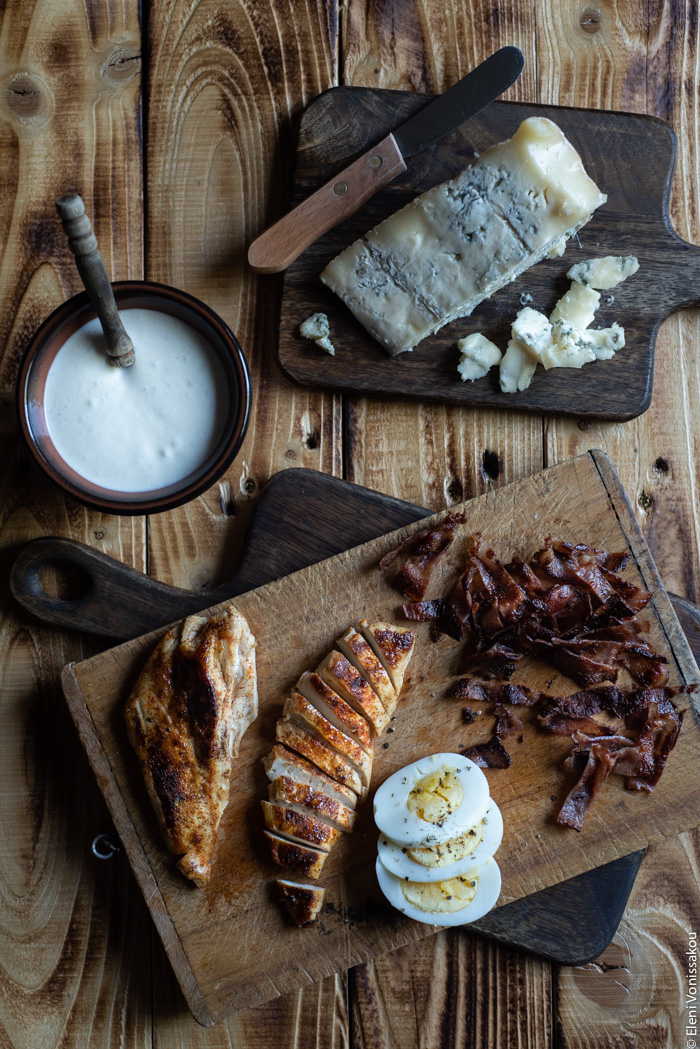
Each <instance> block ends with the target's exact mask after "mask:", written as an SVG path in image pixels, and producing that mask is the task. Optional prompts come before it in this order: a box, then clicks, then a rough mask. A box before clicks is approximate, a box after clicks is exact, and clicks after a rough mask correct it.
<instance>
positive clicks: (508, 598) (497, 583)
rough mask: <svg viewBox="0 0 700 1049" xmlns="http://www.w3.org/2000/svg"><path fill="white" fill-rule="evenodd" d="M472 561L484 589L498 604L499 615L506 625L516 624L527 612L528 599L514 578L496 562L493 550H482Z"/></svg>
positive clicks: (474, 555)
mask: <svg viewBox="0 0 700 1049" xmlns="http://www.w3.org/2000/svg"><path fill="white" fill-rule="evenodd" d="M472 559H473V561H474V562H475V564H476V567H477V570H478V571H479V573H480V575H481V579H482V582H483V583H484V587H485V588H486V589H487V590H488V592H489V594H490V595H491V597H492V598H493V599H494V601H495V602H496V606H497V608H498V615H499V617H500V618H501V620H502V621H503V623H504V624H508V623H514V622H515V621H516V620H518V619H519V618H520V617H521V616H522V615H523V613H524V612H525V610H526V608H527V604H528V599H527V597H526V595H525V593H524V592H523V590H522V589H521V588H520V587H519V586H518V584H517V582H516V581H515V579H514V578H513V576H512V575H511V574H510V573H509V572H508V570H507V569H506V568H504V567H503V565H502V564H501V563H500V561H497V560H496V555H495V554H494V552H493V550H491V549H488V550H480V551H479V553H474V554H472Z"/></svg>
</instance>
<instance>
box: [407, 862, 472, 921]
mask: <svg viewBox="0 0 700 1049" xmlns="http://www.w3.org/2000/svg"><path fill="white" fill-rule="evenodd" d="M478 883H479V879H478V877H477V874H476V871H471V872H470V873H469V874H462V875H460V877H459V878H450V880H449V881H434V882H418V881H403V882H401V891H402V893H403V894H404V896H405V897H406V899H407V900H408V902H409V903H412V904H413V906H414V907H416V908H417V909H418V910H419V911H429V912H430V913H431V914H449V913H451V912H453V911H461V910H462V908H463V907H466V906H467V904H468V903H471V902H472V900H473V899H474V897H475V896H476V890H477V887H478Z"/></svg>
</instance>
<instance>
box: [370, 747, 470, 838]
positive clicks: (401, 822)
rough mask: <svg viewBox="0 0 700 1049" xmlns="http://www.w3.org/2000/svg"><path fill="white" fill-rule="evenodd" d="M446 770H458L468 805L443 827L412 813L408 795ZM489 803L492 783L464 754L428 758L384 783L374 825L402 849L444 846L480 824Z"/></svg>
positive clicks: (444, 822)
mask: <svg viewBox="0 0 700 1049" xmlns="http://www.w3.org/2000/svg"><path fill="white" fill-rule="evenodd" d="M443 767H447V768H453V769H456V770H457V772H458V774H459V779H460V782H461V783H462V785H463V788H464V801H463V802H462V804H461V805H460V806H459V807H458V808H457V809H455V811H454V812H452V813H450V815H449V816H446V817H445V819H444V820H442V822H441V823H439V824H438V823H430V822H428V821H427V820H423V819H421V818H420V817H419V816H414V815H413V813H412V812H410V811H409V808H408V805H407V801H408V795H409V794H410V792H411V790H412V789H413V787H414V786H415V784H416V782H417V781H418V780H419V779H422V778H423V777H424V776H429V775H430V774H431V773H433V772H437V771H438V770H439V769H440V768H443ZM488 803H489V781H488V780H487V779H486V776H485V775H484V773H483V770H482V769H480V768H479V766H478V765H475V764H474V762H473V761H470V760H469V758H465V757H463V756H462V755H461V754H428V755H427V757H425V758H421V759H420V760H419V761H414V762H413V763H412V764H411V765H406V766H405V768H402V769H399V771H398V772H395V773H394V774H393V775H392V776H389V778H388V779H386V780H384V782H383V783H382V785H381V787H379V789H378V790H377V792H376V794H375V795H374V822H375V823H376V824H377V826H378V827H379V830H380V831H381V832H382V834H385V835H386V836H387V837H388V838H390V839H391V840H392V841H395V842H398V844H400V845H409V846H413V847H414V848H420V847H426V846H428V845H441V844H442V843H443V842H446V841H450V840H451V839H452V838H457V837H459V835H460V834H463V833H464V831H465V830H469V828H470V827H473V826H474V824H476V823H478V822H479V820H480V819H481V817H482V816H483V815H484V813H485V812H486V809H487V807H488Z"/></svg>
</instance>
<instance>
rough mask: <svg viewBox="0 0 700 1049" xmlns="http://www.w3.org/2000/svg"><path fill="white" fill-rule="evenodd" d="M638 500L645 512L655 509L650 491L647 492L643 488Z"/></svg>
mask: <svg viewBox="0 0 700 1049" xmlns="http://www.w3.org/2000/svg"><path fill="white" fill-rule="evenodd" d="M637 502H638V504H639V507H640V509H642V510H643V511H644V513H645V514H648V513H651V511H652V510H653V509H654V500H653V498H652V497H651V496H650V495H649V494H648V492H645V491H644V490H643V489H642V491H641V492H640V493H639V496H638V498H637Z"/></svg>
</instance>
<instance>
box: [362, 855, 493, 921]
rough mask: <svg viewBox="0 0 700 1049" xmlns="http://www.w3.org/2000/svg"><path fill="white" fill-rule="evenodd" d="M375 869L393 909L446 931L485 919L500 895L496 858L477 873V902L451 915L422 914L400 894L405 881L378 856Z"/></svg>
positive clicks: (486, 861)
mask: <svg viewBox="0 0 700 1049" xmlns="http://www.w3.org/2000/svg"><path fill="white" fill-rule="evenodd" d="M375 869H376V872H377V881H378V882H379V888H380V889H381V890H382V892H383V893H384V895H385V896H386V898H387V900H388V901H389V903H390V904H391V905H392V907H395V908H396V910H397V911H401V913H402V914H405V915H406V917H407V918H413V920H414V921H417V922H422V923H423V924H424V925H439V926H442V927H445V928H446V927H448V926H456V925H468V924H469V923H470V922H475V921H478V920H479V918H483V917H484V915H485V914H488V912H489V911H490V910H492V909H493V908H494V907H495V906H496V903H497V902H498V897H499V896H500V895H501V870H500V867H499V866H498V864H497V863H496V861H495V860H494V859H493V858H492V859H489V860H485V862H484V863H483V864H482V865H481V867H479V868H478V870H477V874H478V877H479V883H478V885H477V887H476V894H475V896H474V899H473V900H471V902H470V903H468V904H467V905H466V907H462V909H461V910H459V911H452V912H451V913H448V914H444V913H442V914H436V913H431V912H430V911H421V910H420V909H419V908H418V907H414V906H413V904H412V903H409V902H408V900H407V899H406V897H405V896H404V894H403V892H402V891H401V881H402V879H401V878H397V877H396V875H395V874H392V873H391V872H390V871H388V870H387V869H386V867H385V866H384V864H383V863H382V861H381V860H380V859H379V857H377V863H376V868H375ZM445 880H447V879H445Z"/></svg>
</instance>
